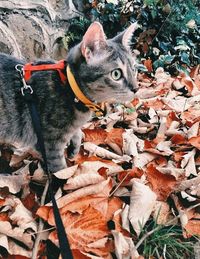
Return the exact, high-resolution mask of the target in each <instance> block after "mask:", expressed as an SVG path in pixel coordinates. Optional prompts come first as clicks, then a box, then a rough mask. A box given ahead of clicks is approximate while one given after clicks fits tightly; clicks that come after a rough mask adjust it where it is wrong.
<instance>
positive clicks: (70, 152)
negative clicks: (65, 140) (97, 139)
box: [67, 141, 80, 158]
mask: <svg viewBox="0 0 200 259" xmlns="http://www.w3.org/2000/svg"><path fill="white" fill-rule="evenodd" d="M79 150H80V145H79V146H78V145H74V143H73V142H72V141H70V144H69V146H68V147H67V157H68V158H73V157H74V156H75V155H77V154H78V152H79Z"/></svg>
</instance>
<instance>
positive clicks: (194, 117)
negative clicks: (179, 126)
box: [181, 108, 200, 126]
mask: <svg viewBox="0 0 200 259" xmlns="http://www.w3.org/2000/svg"><path fill="white" fill-rule="evenodd" d="M181 118H182V119H183V120H186V123H187V125H188V126H192V125H193V124H194V123H195V122H198V121H200V110H199V109H198V110H195V109H194V108H189V109H188V110H187V111H185V112H183V113H182V115H181Z"/></svg>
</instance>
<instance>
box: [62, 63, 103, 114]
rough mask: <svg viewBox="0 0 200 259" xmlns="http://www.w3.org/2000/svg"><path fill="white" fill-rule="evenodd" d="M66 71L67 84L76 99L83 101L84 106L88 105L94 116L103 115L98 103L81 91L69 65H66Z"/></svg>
mask: <svg viewBox="0 0 200 259" xmlns="http://www.w3.org/2000/svg"><path fill="white" fill-rule="evenodd" d="M66 71H67V79H68V82H69V85H70V86H71V89H72V91H73V92H74V94H75V96H76V97H77V99H78V100H80V101H81V102H82V103H84V104H85V106H86V107H88V108H89V109H90V110H92V111H93V112H95V114H96V116H98V117H99V116H103V115H104V111H103V110H102V109H101V107H100V106H99V105H98V104H96V103H93V102H92V101H90V100H89V99H88V98H87V97H86V96H85V95H84V93H83V92H82V91H81V89H80V87H79V86H78V84H77V82H76V79H75V77H74V75H73V74H72V72H71V69H70V67H69V65H68V66H67V68H66Z"/></svg>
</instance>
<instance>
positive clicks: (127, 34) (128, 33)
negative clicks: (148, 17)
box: [112, 22, 139, 49]
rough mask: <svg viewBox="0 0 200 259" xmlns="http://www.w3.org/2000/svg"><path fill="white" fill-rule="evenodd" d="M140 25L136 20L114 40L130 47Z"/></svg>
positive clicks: (127, 47)
mask: <svg viewBox="0 0 200 259" xmlns="http://www.w3.org/2000/svg"><path fill="white" fill-rule="evenodd" d="M138 27H139V25H138V23H137V22H134V23H132V24H131V25H130V26H129V27H128V28H127V29H126V30H125V31H123V32H121V33H120V34H119V35H117V36H116V37H115V38H113V39H112V40H113V41H115V42H117V43H120V44H122V45H123V46H124V47H125V48H126V49H130V43H131V38H132V36H133V33H134V32H135V31H136V30H137V28H138Z"/></svg>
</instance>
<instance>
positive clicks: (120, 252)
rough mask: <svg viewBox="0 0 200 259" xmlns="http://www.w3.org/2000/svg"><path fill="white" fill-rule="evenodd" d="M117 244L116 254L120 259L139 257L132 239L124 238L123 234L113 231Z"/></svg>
mask: <svg viewBox="0 0 200 259" xmlns="http://www.w3.org/2000/svg"><path fill="white" fill-rule="evenodd" d="M112 235H113V237H114V242H115V253H116V256H117V258H118V259H130V258H137V257H138V256H139V254H138V252H137V250H136V249H135V246H134V243H133V240H132V238H129V237H124V236H123V235H122V233H120V232H117V231H116V230H112Z"/></svg>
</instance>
